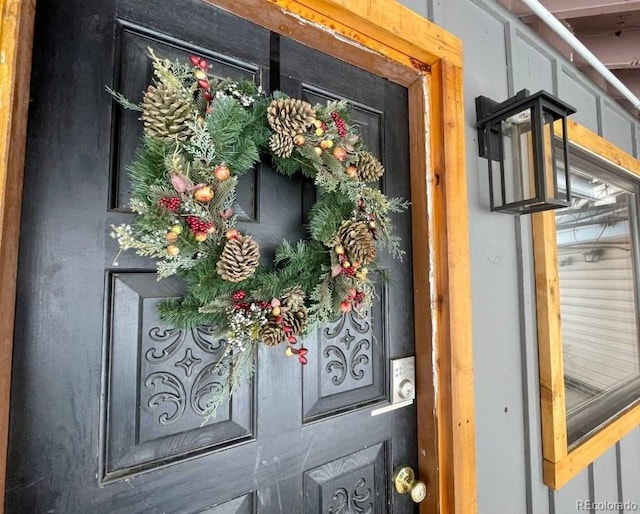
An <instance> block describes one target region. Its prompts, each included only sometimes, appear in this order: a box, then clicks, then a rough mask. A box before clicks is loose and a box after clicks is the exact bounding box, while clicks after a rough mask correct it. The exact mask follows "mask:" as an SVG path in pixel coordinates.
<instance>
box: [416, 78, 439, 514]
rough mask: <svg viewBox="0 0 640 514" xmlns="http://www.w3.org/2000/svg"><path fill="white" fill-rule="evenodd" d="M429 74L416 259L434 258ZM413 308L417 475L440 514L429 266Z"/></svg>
mask: <svg viewBox="0 0 640 514" xmlns="http://www.w3.org/2000/svg"><path fill="white" fill-rule="evenodd" d="M427 87H428V84H427V77H425V78H424V79H423V80H418V81H416V82H414V83H413V84H412V85H411V87H410V88H409V113H410V116H409V123H410V126H409V134H410V154H411V219H412V225H411V228H412V252H413V260H414V262H422V263H428V262H430V261H431V256H430V242H429V238H428V237H427V234H431V232H432V230H431V229H430V227H429V206H428V197H429V196H430V193H429V188H430V187H431V180H430V179H429V176H428V170H427V142H428V136H427V126H428V124H429V123H428V122H429V120H428V119H427V106H426V104H425V100H426V97H427V95H426V90H427ZM413 284H414V285H413V302H414V305H413V308H414V319H415V323H414V324H415V340H416V370H419V371H418V373H417V374H416V381H417V384H416V387H417V391H418V394H417V395H416V404H417V409H418V419H419V426H420V429H419V430H418V471H419V472H418V476H419V477H420V479H421V480H423V481H424V482H426V484H427V497H426V498H425V500H424V501H423V505H424V506H423V507H422V509H421V512H422V513H423V514H424V513H428V514H436V513H437V512H438V499H439V497H440V496H441V495H440V494H439V484H440V480H439V477H438V473H437V470H438V469H441V468H440V465H439V462H438V456H439V451H438V445H437V442H438V431H437V416H436V409H437V405H436V396H435V395H434V394H433V389H434V383H435V382H434V380H435V378H436V377H435V374H434V366H433V362H434V361H435V354H434V351H433V349H434V344H433V341H432V337H431V336H432V334H433V324H432V320H431V317H429V316H425V315H424V313H425V312H432V308H431V279H430V276H429V266H414V270H413Z"/></svg>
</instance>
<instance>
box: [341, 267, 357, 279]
mask: <svg viewBox="0 0 640 514" xmlns="http://www.w3.org/2000/svg"><path fill="white" fill-rule="evenodd" d="M340 272H341V273H342V274H343V275H347V276H348V277H353V276H354V275H355V274H356V270H354V269H353V268H342V270H341V271H340Z"/></svg>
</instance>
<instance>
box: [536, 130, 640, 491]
mask: <svg viewBox="0 0 640 514" xmlns="http://www.w3.org/2000/svg"><path fill="white" fill-rule="evenodd" d="M554 128H555V130H556V132H557V133H561V130H562V125H561V124H559V123H556V125H555V127H554ZM567 131H568V138H569V141H570V142H571V144H572V145H576V146H579V147H581V148H583V149H585V150H587V151H588V152H590V153H592V154H593V155H594V156H596V157H597V158H599V159H604V160H606V161H609V162H611V163H613V164H615V165H616V166H619V167H621V168H623V169H625V170H626V171H628V172H630V173H632V174H635V175H637V176H640V161H639V160H638V159H636V158H634V157H633V156H631V155H629V154H628V153H626V152H624V151H623V150H621V149H619V148H618V147H616V146H615V145H614V144H612V143H610V142H609V141H607V140H605V139H603V138H602V137H600V136H598V135H597V134H595V133H593V132H592V131H590V130H589V129H587V128H586V127H583V126H582V125H580V124H578V123H576V122H575V121H573V120H568V123H567ZM533 250H534V261H535V280H536V302H537V317H538V355H539V366H540V405H541V415H542V454H543V459H544V460H543V480H544V483H545V484H546V485H547V486H548V487H550V488H552V489H559V488H561V487H562V486H563V485H565V484H566V483H567V482H568V481H569V480H571V479H572V478H573V477H575V476H576V475H577V474H578V473H579V472H581V471H582V470H584V468H586V467H587V466H588V465H589V464H590V463H592V462H593V461H594V460H596V459H597V458H598V457H600V456H601V455H602V454H603V453H605V452H606V451H607V450H608V449H609V448H610V447H611V446H613V445H614V444H615V443H616V442H618V441H619V440H620V439H622V438H623V437H624V436H625V435H626V434H628V433H629V432H630V431H631V430H633V429H634V428H636V427H637V426H638V425H639V424H640V405H638V404H635V405H633V406H631V407H630V408H628V409H627V410H626V411H625V412H623V413H621V414H620V415H619V416H618V417H617V418H616V419H614V420H613V421H611V422H609V423H608V424H607V425H606V426H604V427H603V428H602V429H600V430H599V431H598V432H596V433H595V434H593V435H592V436H591V437H589V438H588V439H587V440H586V441H584V442H583V443H582V444H580V445H579V446H577V447H575V448H573V449H571V450H569V447H568V441H567V415H566V406H565V405H566V404H565V388H564V365H563V354H562V330H561V312H560V291H559V281H558V248H557V241H556V219H555V214H554V213H553V212H552V211H547V212H542V213H537V214H534V215H533ZM636 403H637V402H636Z"/></svg>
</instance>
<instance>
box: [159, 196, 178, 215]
mask: <svg viewBox="0 0 640 514" xmlns="http://www.w3.org/2000/svg"><path fill="white" fill-rule="evenodd" d="M158 204H159V205H161V206H162V207H164V208H165V209H167V210H168V211H171V212H176V211H177V210H178V209H179V208H180V197H179V196H163V197H162V198H160V199H159V200H158Z"/></svg>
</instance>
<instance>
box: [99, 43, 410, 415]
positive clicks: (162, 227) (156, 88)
mask: <svg viewBox="0 0 640 514" xmlns="http://www.w3.org/2000/svg"><path fill="white" fill-rule="evenodd" d="M150 56H151V59H152V61H153V68H154V80H153V83H152V84H150V85H149V87H148V89H147V91H146V92H145V93H144V96H143V99H142V102H141V103H140V105H137V104H134V103H132V102H130V101H129V100H127V99H126V98H124V97H123V96H122V95H121V94H119V93H115V92H113V91H111V90H109V92H110V93H111V94H112V95H113V97H114V98H115V100H117V101H118V102H120V103H121V104H122V105H123V106H124V107H125V108H128V109H135V110H139V111H141V112H142V120H143V124H144V132H145V135H144V138H143V140H142V144H141V146H140V148H139V150H138V152H137V154H136V158H135V161H134V162H133V163H132V164H131V166H130V167H129V174H130V177H131V194H132V196H131V201H130V205H131V208H132V210H133V211H134V212H135V214H136V215H135V218H134V220H133V222H132V223H131V224H130V225H129V224H126V225H120V226H114V227H112V228H113V231H112V236H113V237H115V238H116V239H117V240H118V243H119V245H120V249H121V251H124V250H128V249H133V250H135V251H136V252H137V253H138V254H140V255H144V256H148V257H151V258H153V259H155V260H156V264H157V268H158V277H159V279H161V278H164V277H167V276H169V275H174V274H175V275H178V276H180V277H181V278H182V279H183V280H184V281H185V283H186V286H187V292H186V294H185V296H184V298H183V299H181V300H169V301H165V302H163V303H161V304H160V306H159V313H160V315H161V317H162V318H163V319H164V320H165V321H166V322H167V323H168V324H170V325H173V326H180V327H185V326H195V325H207V326H212V327H216V329H217V330H219V331H220V332H221V334H222V335H223V336H224V337H225V339H226V341H227V343H226V345H225V349H224V351H223V355H222V356H221V358H220V360H219V362H218V369H217V371H216V372H217V373H218V374H219V375H221V376H224V377H226V381H224V382H225V383H224V384H223V387H222V388H221V389H218V390H216V391H214V393H213V395H212V397H211V399H210V402H209V404H208V414H209V415H213V414H214V413H215V409H216V407H217V406H218V405H219V404H220V403H221V402H222V401H224V400H225V399H226V398H228V397H229V396H230V395H231V394H233V392H234V391H235V390H236V389H237V388H238V387H239V385H240V384H241V383H243V381H244V380H246V379H247V378H248V377H250V376H251V373H252V371H253V362H254V359H253V355H254V353H255V350H256V347H257V345H258V344H259V343H264V344H267V345H277V344H280V343H283V344H285V345H286V354H287V355H289V356H292V355H297V356H298V360H299V361H300V362H301V363H302V364H306V362H307V350H306V348H304V347H303V346H302V345H301V344H300V343H299V340H298V338H299V337H300V336H304V335H305V334H306V333H307V332H308V331H309V330H310V328H311V327H313V326H315V325H317V324H318V323H325V322H327V321H330V320H332V319H334V318H335V317H336V316H338V315H340V314H341V313H345V312H349V311H351V310H354V311H356V312H357V313H359V314H363V313H364V311H365V310H366V309H367V308H368V306H369V305H370V304H371V301H372V298H373V296H374V288H373V284H372V282H371V280H370V278H369V273H368V272H369V270H370V269H371V270H375V269H377V266H376V263H375V258H376V248H377V247H378V246H385V247H387V248H388V249H389V251H390V253H391V254H392V255H393V256H396V257H401V256H402V250H401V248H400V240H399V238H398V237H397V236H396V235H395V234H394V231H393V227H392V226H391V223H390V219H389V215H390V213H392V212H397V211H401V210H402V209H404V208H406V206H407V204H406V202H405V201H404V200H402V199H398V198H387V197H386V196H385V195H384V194H383V193H382V192H381V191H380V190H379V189H378V188H377V187H375V182H376V181H377V180H378V179H379V177H380V175H381V174H382V173H383V172H384V169H383V167H382V165H381V164H380V163H379V162H378V161H377V159H376V158H375V157H374V156H373V155H371V154H370V153H369V152H367V151H366V149H365V148H364V145H363V142H362V138H361V137H360V135H359V134H358V132H357V129H356V127H355V126H354V125H352V124H351V122H350V119H349V108H348V105H347V104H346V102H328V103H327V104H326V105H315V106H312V105H310V104H308V103H307V102H304V101H302V100H295V99H291V98H288V97H287V96H286V95H284V94H283V93H278V92H277V93H275V94H274V95H273V96H271V97H267V96H266V95H264V93H263V92H262V91H261V89H260V88H258V87H256V86H255V85H254V84H253V83H250V82H234V81H231V80H228V79H227V80H219V79H215V78H212V77H210V76H209V74H208V72H209V65H208V64H207V62H206V61H205V60H204V59H202V58H200V57H197V56H192V57H191V58H190V61H191V63H190V64H183V63H180V62H171V61H169V60H166V59H160V58H158V57H156V56H155V55H154V53H153V51H151V50H150ZM265 154H269V155H270V157H271V160H272V162H273V165H274V169H275V170H276V171H277V172H279V173H281V174H283V175H286V176H292V175H294V174H296V173H298V172H301V173H302V174H303V175H304V176H306V177H309V178H311V179H313V180H314V183H315V185H316V188H317V192H318V200H317V202H316V204H315V205H314V206H313V207H312V209H311V211H310V213H309V220H308V231H309V237H308V238H307V239H306V240H302V241H298V242H288V241H283V242H282V243H281V245H280V246H279V247H278V248H277V250H276V253H275V260H274V263H273V266H272V267H264V266H261V265H260V264H259V263H258V256H259V245H258V243H257V242H255V241H254V240H253V239H252V237H251V236H250V235H249V234H243V233H241V232H240V231H239V230H238V229H237V228H236V216H235V212H234V208H235V200H236V188H237V184H238V177H240V176H241V175H242V174H244V173H246V172H247V171H249V170H251V169H253V167H254V166H255V165H256V163H257V162H258V161H259V160H260V158H261V156H262V155H265ZM368 182H369V183H368Z"/></svg>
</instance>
